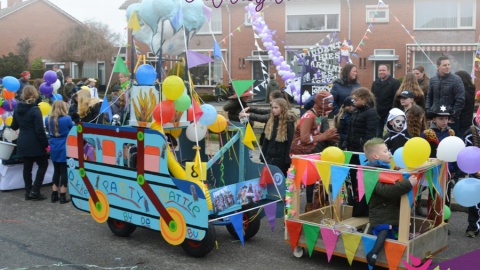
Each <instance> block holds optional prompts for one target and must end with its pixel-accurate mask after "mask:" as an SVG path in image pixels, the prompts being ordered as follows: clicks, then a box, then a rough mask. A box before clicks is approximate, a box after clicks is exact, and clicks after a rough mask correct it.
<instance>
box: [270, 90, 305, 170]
mask: <svg viewBox="0 0 480 270" xmlns="http://www.w3.org/2000/svg"><path fill="white" fill-rule="evenodd" d="M271 104H272V112H271V113H270V119H268V122H267V124H266V125H265V138H264V139H263V143H262V153H263V155H264V156H265V163H266V164H272V165H275V166H277V167H278V168H279V169H280V170H281V171H282V172H283V174H284V175H285V176H286V175H287V170H288V168H289V167H290V164H291V163H292V161H291V159H290V155H289V153H290V145H291V144H292V140H293V132H294V130H295V122H296V120H297V116H296V115H295V114H294V113H293V112H292V111H291V110H290V109H289V107H288V101H287V100H285V99H283V98H276V99H274V100H272V103H271Z"/></svg>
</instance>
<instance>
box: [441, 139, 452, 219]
mask: <svg viewBox="0 0 480 270" xmlns="http://www.w3.org/2000/svg"><path fill="white" fill-rule="evenodd" d="M452 137H453V136H452ZM450 215H452V210H450V207H448V206H447V205H444V206H443V220H447V219H449V218H450Z"/></svg>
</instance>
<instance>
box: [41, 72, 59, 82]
mask: <svg viewBox="0 0 480 270" xmlns="http://www.w3.org/2000/svg"><path fill="white" fill-rule="evenodd" d="M57 79H58V78H57V73H55V71H53V70H47V71H46V72H45V73H44V74H43V80H45V82H47V83H49V84H54V83H55V82H56V81H57Z"/></svg>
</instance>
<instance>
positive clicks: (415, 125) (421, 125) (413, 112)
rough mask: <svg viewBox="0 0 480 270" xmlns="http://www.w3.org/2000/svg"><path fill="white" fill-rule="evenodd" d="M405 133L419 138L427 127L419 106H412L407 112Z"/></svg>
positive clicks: (423, 113) (422, 111)
mask: <svg viewBox="0 0 480 270" xmlns="http://www.w3.org/2000/svg"><path fill="white" fill-rule="evenodd" d="M406 115H407V131H408V134H410V136H411V137H412V138H413V137H420V134H422V132H423V131H424V130H425V128H426V127H427V122H426V118H425V111H424V110H423V109H422V108H421V107H420V106H412V107H411V108H410V109H409V110H408V111H407V112H406Z"/></svg>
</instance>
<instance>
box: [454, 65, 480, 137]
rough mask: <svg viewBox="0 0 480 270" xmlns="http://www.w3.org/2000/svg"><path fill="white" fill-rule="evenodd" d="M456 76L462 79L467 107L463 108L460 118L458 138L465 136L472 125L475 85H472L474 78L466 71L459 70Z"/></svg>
mask: <svg viewBox="0 0 480 270" xmlns="http://www.w3.org/2000/svg"><path fill="white" fill-rule="evenodd" d="M455 75H457V76H458V77H460V79H461V80H462V82H463V86H464V88H465V106H463V109H462V112H461V113H460V117H459V119H458V120H459V121H460V123H459V125H460V128H459V134H457V135H458V136H463V135H464V134H465V132H466V131H467V130H468V129H469V128H470V126H471V125H472V119H473V111H474V109H475V93H476V90H475V84H473V83H472V77H470V74H468V72H466V71H465V70H459V71H457V72H455Z"/></svg>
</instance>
